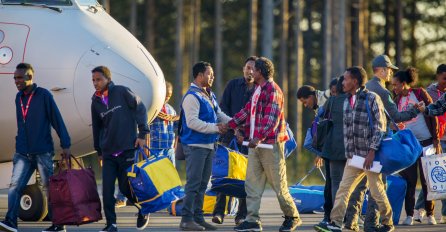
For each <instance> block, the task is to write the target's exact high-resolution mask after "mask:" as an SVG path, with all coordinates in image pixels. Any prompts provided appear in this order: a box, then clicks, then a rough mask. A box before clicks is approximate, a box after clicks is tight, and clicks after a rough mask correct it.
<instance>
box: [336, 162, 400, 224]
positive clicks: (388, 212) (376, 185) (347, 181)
mask: <svg viewBox="0 0 446 232" xmlns="http://www.w3.org/2000/svg"><path fill="white" fill-rule="evenodd" d="M364 175H366V176H367V179H368V181H369V188H370V193H371V195H372V197H373V199H375V201H376V204H377V205H378V209H379V213H380V215H381V219H382V224H383V225H393V221H392V207H391V206H390V203H389V200H388V199H387V195H386V191H385V189H384V183H383V181H382V175H381V174H380V173H374V172H369V171H364V170H363V169H358V168H355V167H351V166H348V165H346V166H345V169H344V175H343V176H342V181H341V184H340V186H339V189H338V192H337V193H336V199H335V202H334V206H333V209H332V210H331V214H330V218H331V220H332V221H333V222H334V223H335V224H336V225H337V226H342V222H343V221H344V216H345V211H346V209H347V204H348V201H349V198H350V195H351V194H352V192H353V190H354V189H355V188H356V186H357V185H358V184H359V182H360V181H361V180H362V178H363V177H364Z"/></svg>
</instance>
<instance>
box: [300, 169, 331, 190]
mask: <svg viewBox="0 0 446 232" xmlns="http://www.w3.org/2000/svg"><path fill="white" fill-rule="evenodd" d="M314 169H316V166H313V167H312V168H311V169H310V171H308V173H307V174H306V175H305V176H304V177H302V178H301V179H300V180H299V181H298V182H297V185H300V184H301V183H302V182H303V181H304V180H305V179H307V177H308V176H309V175H310V174H311V173H312V172H313V171H314ZM317 169H319V172H320V173H321V176H322V178H323V179H324V181H326V179H325V175H324V172H322V170H321V168H317Z"/></svg>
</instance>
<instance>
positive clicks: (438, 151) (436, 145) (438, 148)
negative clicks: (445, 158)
mask: <svg viewBox="0 0 446 232" xmlns="http://www.w3.org/2000/svg"><path fill="white" fill-rule="evenodd" d="M434 148H435V154H437V155H439V154H441V153H443V151H442V149H441V143H440V141H439V140H436V139H435V140H434Z"/></svg>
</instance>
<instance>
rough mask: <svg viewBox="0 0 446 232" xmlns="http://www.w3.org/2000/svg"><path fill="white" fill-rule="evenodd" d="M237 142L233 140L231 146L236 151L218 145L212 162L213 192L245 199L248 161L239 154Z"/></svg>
mask: <svg viewBox="0 0 446 232" xmlns="http://www.w3.org/2000/svg"><path fill="white" fill-rule="evenodd" d="M235 143H236V141H235V140H232V141H231V144H230V146H231V147H234V149H235V150H232V149H230V148H227V147H225V146H223V145H221V144H218V145H217V150H216V151H215V156H214V159H213V160H212V177H211V183H212V188H211V189H212V191H215V192H221V193H223V194H225V195H228V196H233V197H237V198H245V197H246V192H245V179H246V168H247V167H248V159H247V158H246V157H245V155H243V154H242V153H240V152H238V148H237V144H235Z"/></svg>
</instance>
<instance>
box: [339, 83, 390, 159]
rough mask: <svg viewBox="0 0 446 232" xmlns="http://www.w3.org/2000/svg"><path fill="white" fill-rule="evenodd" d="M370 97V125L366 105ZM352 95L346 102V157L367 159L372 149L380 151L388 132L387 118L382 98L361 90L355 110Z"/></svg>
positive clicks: (357, 95)
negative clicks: (351, 103)
mask: <svg viewBox="0 0 446 232" xmlns="http://www.w3.org/2000/svg"><path fill="white" fill-rule="evenodd" d="M367 95H368V104H369V109H370V114H371V116H372V120H371V121H372V124H373V126H371V125H370V121H369V115H368V113H367V107H366V105H365V100H366V96H367ZM350 99H351V95H350V94H348V95H347V98H346V99H345V101H344V144H345V156H346V157H347V158H352V157H353V155H359V156H362V157H366V156H367V155H368V153H369V151H370V150H371V149H373V150H378V148H379V146H380V144H381V141H382V139H383V136H384V134H385V132H386V124H387V123H386V120H387V119H386V116H385V114H384V106H383V103H382V101H381V98H380V97H379V96H378V95H377V94H375V93H373V92H369V91H368V90H366V89H365V88H363V89H359V90H358V92H357V94H356V101H355V104H354V106H353V108H352V107H351V106H350Z"/></svg>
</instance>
